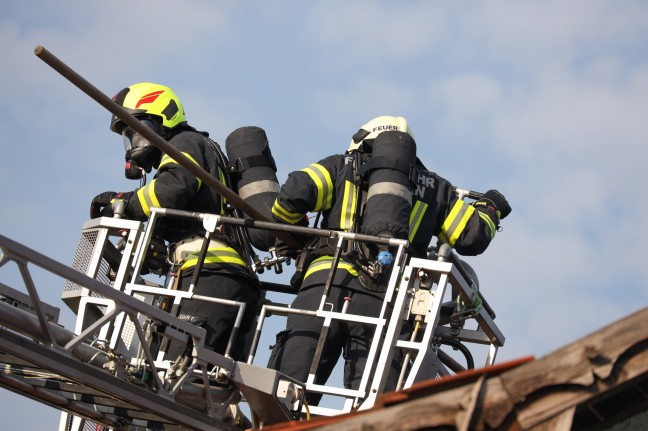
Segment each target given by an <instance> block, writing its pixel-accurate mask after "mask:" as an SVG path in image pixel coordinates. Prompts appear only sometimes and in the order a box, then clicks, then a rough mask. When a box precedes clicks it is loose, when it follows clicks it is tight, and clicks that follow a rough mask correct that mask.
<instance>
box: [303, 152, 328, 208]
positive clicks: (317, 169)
mask: <svg viewBox="0 0 648 431" xmlns="http://www.w3.org/2000/svg"><path fill="white" fill-rule="evenodd" d="M302 172H306V173H307V174H308V176H309V177H310V178H311V180H313V182H314V183H315V186H317V202H316V204H315V208H313V209H312V210H313V211H324V210H327V209H329V208H330V205H331V200H332V198H333V180H331V174H329V172H328V171H327V170H326V168H325V167H324V166H322V165H320V164H317V163H313V164H311V165H310V166H309V167H307V168H304V169H302Z"/></svg>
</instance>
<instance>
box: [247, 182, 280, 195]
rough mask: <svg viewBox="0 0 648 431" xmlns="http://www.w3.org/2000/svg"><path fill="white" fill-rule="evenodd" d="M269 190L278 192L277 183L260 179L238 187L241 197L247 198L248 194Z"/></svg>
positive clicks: (267, 191)
mask: <svg viewBox="0 0 648 431" xmlns="http://www.w3.org/2000/svg"><path fill="white" fill-rule="evenodd" d="M269 192H272V193H279V184H278V183H277V182H276V181H272V180H260V181H255V182H253V183H250V184H246V185H244V186H243V187H241V188H240V189H239V193H238V194H239V196H240V197H241V198H242V199H247V198H249V197H250V196H254V195H257V194H259V193H269Z"/></svg>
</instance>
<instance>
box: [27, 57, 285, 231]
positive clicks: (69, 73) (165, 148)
mask: <svg viewBox="0 0 648 431" xmlns="http://www.w3.org/2000/svg"><path fill="white" fill-rule="evenodd" d="M34 54H36V56H37V57H38V58H40V59H41V60H43V61H44V62H45V63H47V64H48V65H49V66H50V67H52V69H54V70H56V71H57V72H58V73H60V74H61V75H62V76H63V77H65V78H66V79H67V80H68V81H70V82H71V83H72V84H74V85H75V86H76V87H77V88H79V89H80V90H81V91H83V92H84V93H85V94H87V95H88V96H90V97H92V98H93V99H94V100H95V101H96V102H97V103H99V104H100V105H101V106H103V107H104V108H106V109H107V110H108V111H110V112H111V113H112V114H114V115H115V116H117V117H118V118H119V119H120V120H122V121H123V122H124V123H126V124H127V125H128V126H129V127H131V128H132V129H133V130H135V131H136V132H137V133H139V134H140V135H142V136H144V137H145V138H146V139H148V140H149V142H151V143H152V144H153V145H155V146H156V147H157V148H159V149H160V150H161V151H162V152H164V153H165V154H168V155H169V156H170V157H171V158H173V160H175V161H176V162H178V163H179V164H180V165H182V166H183V167H184V168H186V169H187V170H188V171H189V172H191V173H192V174H194V175H195V176H196V177H198V178H200V179H201V180H202V182H203V183H205V184H207V185H208V186H209V187H211V188H212V189H214V190H215V191H216V192H217V193H218V194H220V195H221V196H223V197H224V198H225V199H227V200H228V201H229V202H230V203H231V204H232V205H233V206H234V207H236V208H237V209H239V210H241V211H243V212H244V213H246V214H247V215H249V216H250V217H252V218H253V219H255V220H260V221H270V220H269V219H268V218H267V217H266V216H265V215H264V214H263V213H261V212H259V211H258V210H257V209H256V208H254V207H253V206H251V205H250V204H248V203H247V202H245V201H244V200H243V199H242V198H241V197H240V196H239V195H237V194H236V193H235V192H233V191H232V190H231V189H229V188H228V187H227V186H225V184H223V183H221V182H220V181H219V180H218V179H217V178H215V177H214V176H213V175H211V174H210V173H209V172H207V171H205V170H204V169H203V168H201V167H200V166H198V165H197V164H195V163H193V162H192V161H191V160H190V159H189V158H188V157H187V156H185V155H184V154H182V153H181V152H180V151H178V150H177V149H176V148H175V147H174V146H172V145H171V144H169V143H168V142H167V141H165V140H164V139H162V137H161V136H159V135H158V134H157V133H155V132H154V131H153V130H151V129H149V128H148V127H146V126H144V125H143V124H142V123H140V121H139V120H138V119H137V118H135V117H134V116H132V115H131V114H130V113H129V112H128V111H127V110H126V109H124V108H123V107H122V106H120V105H119V104H117V103H116V102H115V101H114V100H112V99H111V98H110V97H108V96H106V95H105V94H104V93H102V92H101V91H99V89H97V88H96V87H95V86H94V85H92V84H91V83H90V82H88V81H87V80H85V79H84V78H83V77H82V76H81V75H79V74H78V73H76V72H75V71H74V70H72V69H71V68H70V67H69V66H67V65H66V64H65V63H63V62H62V61H61V60H59V59H58V58H57V57H56V56H55V55H54V54H52V53H51V52H49V51H48V50H47V49H45V47H43V46H41V45H38V46H37V47H36V48H35V49H34ZM282 239H284V238H282ZM284 240H285V239H284ZM286 242H291V241H286Z"/></svg>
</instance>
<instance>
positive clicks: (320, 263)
mask: <svg viewBox="0 0 648 431" xmlns="http://www.w3.org/2000/svg"><path fill="white" fill-rule="evenodd" d="M332 267H333V256H322V257H318V258H317V259H315V260H314V261H313V263H311V264H310V266H309V267H308V271H306V275H304V279H306V278H307V277H308V276H309V275H313V274H314V273H316V272H318V271H324V270H326V269H331V268H332ZM337 269H344V270H346V271H348V272H349V274H351V275H353V276H354V277H357V276H358V271H357V270H356V269H355V267H354V266H353V265H351V264H350V263H348V262H345V261H343V260H342V259H340V261H339V262H338V266H337Z"/></svg>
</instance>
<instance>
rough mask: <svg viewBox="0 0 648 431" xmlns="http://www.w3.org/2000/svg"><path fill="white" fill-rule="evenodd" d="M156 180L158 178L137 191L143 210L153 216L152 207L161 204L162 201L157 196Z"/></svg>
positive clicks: (148, 215)
mask: <svg viewBox="0 0 648 431" xmlns="http://www.w3.org/2000/svg"><path fill="white" fill-rule="evenodd" d="M155 182H156V180H153V181H151V182H150V183H149V184H147V185H146V186H144V187H142V188H140V189H139V190H138V191H137V199H138V200H139V203H140V206H141V207H142V211H144V214H146V216H147V217H150V216H151V208H152V207H159V206H160V202H159V201H158V198H157V196H155Z"/></svg>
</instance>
